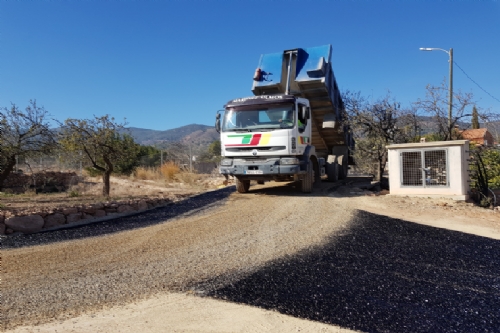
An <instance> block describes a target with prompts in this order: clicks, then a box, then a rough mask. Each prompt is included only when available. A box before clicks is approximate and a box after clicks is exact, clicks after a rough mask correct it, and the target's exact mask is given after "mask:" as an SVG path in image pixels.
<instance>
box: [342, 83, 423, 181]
mask: <svg viewBox="0 0 500 333" xmlns="http://www.w3.org/2000/svg"><path fill="white" fill-rule="evenodd" d="M342 98H343V100H344V104H345V118H346V120H347V122H348V123H349V125H350V128H351V130H352V131H353V135H354V138H355V139H356V152H355V156H354V157H355V159H356V161H357V162H356V163H357V164H358V165H359V164H361V165H363V164H364V165H365V166H366V167H367V168H368V169H369V168H370V167H369V165H370V164H371V165H373V164H374V163H376V165H377V167H376V172H374V174H375V176H376V177H377V178H378V179H379V180H380V179H381V177H382V175H383V173H384V171H385V164H386V162H387V149H386V146H387V145H389V144H392V143H405V142H412V141H416V140H418V133H419V121H418V117H417V114H416V111H415V110H414V109H402V108H401V106H400V104H399V103H398V102H396V101H395V100H394V99H393V98H392V97H391V96H390V95H387V96H386V97H385V98H382V99H380V100H378V101H377V102H375V103H374V104H372V103H369V102H368V101H367V100H366V99H365V98H363V97H361V96H360V93H352V92H349V91H347V92H345V93H344V94H343V97H342Z"/></svg>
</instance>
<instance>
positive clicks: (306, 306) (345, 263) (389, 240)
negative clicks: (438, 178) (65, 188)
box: [2, 183, 500, 332]
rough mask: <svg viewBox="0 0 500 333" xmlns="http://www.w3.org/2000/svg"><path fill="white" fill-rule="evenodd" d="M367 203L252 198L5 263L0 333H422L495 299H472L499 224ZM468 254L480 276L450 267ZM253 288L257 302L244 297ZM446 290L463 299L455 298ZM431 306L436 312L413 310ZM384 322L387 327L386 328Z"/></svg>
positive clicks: (423, 206) (347, 191)
mask: <svg viewBox="0 0 500 333" xmlns="http://www.w3.org/2000/svg"><path fill="white" fill-rule="evenodd" d="M365 194H367V193H364V194H363V193H360V192H359V191H353V190H352V188H349V187H338V188H336V189H331V188H329V187H328V185H326V187H324V188H322V189H319V190H318V191H315V193H314V194H313V195H302V194H300V193H297V192H296V190H295V189H294V188H293V187H290V186H286V185H282V186H279V185H278V184H275V183H271V184H266V185H258V186H255V187H253V188H252V190H251V192H250V193H248V194H238V193H228V195H227V196H226V197H225V198H222V199H221V200H219V201H218V203H217V204H215V205H210V206H209V207H207V208H206V209H203V210H198V211H197V212H195V213H193V214H187V215H186V214H183V215H182V216H178V217H174V218H169V219H168V220H165V221H164V222H163V223H159V224H155V225H151V226H148V227H145V228H139V229H133V230H129V231H122V232H119V233H110V234H108V235H102V236H99V237H82V238H80V239H78V240H73V241H69V240H68V241H63V242H56V243H51V244H46V245H41V246H32V247H26V248H20V249H12V250H6V251H3V253H2V257H3V260H2V261H3V262H2V267H4V272H3V275H4V278H3V279H2V280H3V282H2V291H3V292H2V294H3V298H4V302H5V304H7V307H6V308H5V309H6V311H5V315H4V318H3V319H4V320H5V322H6V323H7V326H6V327H5V328H6V329H8V332H35V331H36V332H54V331H74V332H87V331H96V332H99V331H100V332H112V331H121V332H135V331H137V330H142V331H150V332H163V331H166V330H169V331H173V332H290V331H306V332H307V331H318V332H348V331H350V330H349V329H348V328H350V329H352V331H358V330H359V331H374V330H382V329H384V330H385V331H392V332H396V331H398V329H397V327H396V328H394V327H393V326H390V325H397V324H398V323H401V325H403V324H404V325H409V327H410V328H411V327H413V328H414V330H416V326H411V325H420V326H418V327H421V325H425V324H422V323H419V321H418V320H415V321H414V322H405V320H407V319H408V318H407V317H405V316H406V314H407V313H408V314H411V313H412V311H417V312H418V313H420V316H421V317H422V320H424V321H425V320H427V321H426V322H427V323H431V324H433V323H434V324H435V323H437V322H438V320H437V319H436V320H433V318H435V317H434V316H436V318H437V317H440V316H441V317H442V318H448V317H449V318H452V316H450V315H449V313H447V312H446V311H451V310H450V309H455V308H457V309H459V310H460V309H461V307H462V306H466V305H467V304H468V303H467V301H468V299H469V298H468V297H469V295H468V294H467V293H471V292H473V293H475V292H474V291H472V290H473V288H476V289H477V290H479V291H478V293H477V294H474V295H471V296H470V297H471V299H478V298H482V297H489V296H487V295H493V296H492V297H496V296H495V295H496V294H495V292H493V293H491V292H489V293H488V292H485V293H483V289H484V290H487V286H488V284H489V283H490V281H489V280H488V279H489V278H487V276H489V275H492V276H496V273H495V272H494V271H491V270H492V269H493V270H495V268H494V267H497V266H498V265H497V264H495V262H493V261H494V260H498V257H496V255H495V253H490V252H491V250H488V251H489V252H488V251H487V249H491V248H492V246H491V245H492V244H498V243H494V242H495V241H496V240H498V239H500V214H499V213H498V212H494V211H489V210H484V209H481V208H478V207H474V206H472V205H470V204H466V203H457V202H454V201H451V200H444V199H442V200H441V199H418V198H406V197H405V198H400V197H393V196H372V195H365ZM157 214H158V216H159V218H161V216H163V215H162V214H164V212H163V211H162V210H158V212H157ZM95 228H98V226H96V227H95ZM448 230H453V232H449V231H448ZM455 231H458V232H455ZM74 232H83V231H81V230H75V231H74ZM428 235H432V239H430V240H429V239H428ZM469 235H470V236H469ZM473 235H474V236H473ZM476 236H481V237H482V238H478V237H476ZM427 242H428V243H427ZM492 242H493V243H492ZM483 243H484V244H483ZM406 244H407V245H406ZM464 244H465V245H464ZM468 244H473V246H472V245H470V246H469V245H468ZM422 246H423V247H424V248H420V247H422ZM405 247H408V249H405ZM493 248H494V247H493ZM482 249H486V250H482ZM469 251H472V252H471V253H474V258H475V259H474V260H476V261H477V267H480V268H481V267H483V268H484V269H488V270H490V271H488V272H489V273H488V274H489V275H488V274H486V273H481V272H479V271H476V269H477V268H476V267H474V266H470V265H469V266H467V267H463V268H462V267H460V266H458V267H455V265H461V264H464V265H465V264H467V263H468V262H470V260H466V258H468V257H467V256H468V254H467V253H469ZM474 251H475V252H474ZM422 253H426V255H425V256H421V254H422ZM464 253H465V254H464ZM483 253H484V257H483ZM490 255H491V258H490V259H488V258H489V256H490ZM393 256H394V257H393ZM448 258H449V259H450V261H449V263H447V261H443V260H445V259H448ZM495 258H496V259H495ZM438 261H439V262H440V267H439V268H438V267H436V268H432V267H433V263H436V262H438ZM448 265H449V266H448ZM400 266H403V267H404V269H403V268H401V269H400V268H398V267H400ZM434 269H435V270H436V272H435V273H433V274H431V275H428V272H429V270H434ZM481 269H482V268H481ZM463 274H468V275H467V276H469V277H468V278H464V277H463ZM420 275H422V276H420ZM475 276H482V277H483V280H485V282H483V283H484V286H483V285H481V284H478V282H477V281H475V280H474V278H471V277H475ZM284 278H286V280H283V279H284ZM434 279H435V281H434ZM455 279H456V280H455ZM332 281H335V283H333V284H332ZM415 281H420V282H418V283H416V282H415ZM471 281H472V282H471ZM469 282H471V283H472V285H470V286H469V285H468V283H469ZM437 285H439V286H440V287H439V288H438V289H436V286H437ZM448 286H453V288H455V289H453V288H451V287H450V288H448ZM472 286H474V287H472ZM259 288H263V294H259V295H260V296H259V295H258V296H252V293H256V292H258V290H259ZM294 288H298V289H294ZM380 288H382V289H381V293H380V294H379V293H378V292H376V291H377V290H378V289H380ZM457 289H458V290H462V294H458V295H455V294H453V290H457ZM436 290H439V293H438V292H437V291H436ZM442 290H445V292H443V291H442ZM410 292H411V293H412V295H413V296H409V295H410ZM289 293H291V294H290V295H289ZM413 293H414V294H413ZM292 295H293V296H292ZM385 295H386V296H385ZM464 295H465V296H464ZM485 295H486V296H485ZM207 296H209V297H207ZM282 297H283V298H282ZM464 297H465V298H464ZM429 298H430V299H431V300H432V301H433V303H432V304H427V305H424V304H426V303H425V300H426V299H429ZM403 301H404V302H406V303H404V304H402V302H403ZM489 301H491V299H489V298H488V299H487V300H486V301H485V304H488V302H489ZM290 302H291V303H290ZM363 302H364V303H363ZM366 304H369V305H366ZM443 304H448V305H449V306H448V307H445V306H443ZM403 305H404V306H403ZM405 306H406V307H408V306H411V307H412V308H411V309H412V310H411V311H410V310H409V309H407V308H405ZM428 306H431V307H430V308H429V309H428V310H429V311H428V312H427V309H426V308H425V307H428ZM372 307H374V308H372ZM471 309H474V307H473V306H472V307H471ZM309 310H310V312H309ZM481 310H484V311H488V308H487V307H486V308H481ZM457 311H458V310H457ZM459 312H460V311H458V312H457V313H459ZM365 313H366V314H365ZM374 313H375V314H376V313H379V314H380V316H381V317H377V315H374ZM384 313H386V314H390V316H392V317H391V318H392V319H391V320H390V321H387V320H385V321H384V319H383V318H385V317H384V316H385V315H384ZM460 313H461V312H460ZM397 316H400V320H398V317H397ZM446 316H448V317H446ZM490 316H495V315H494V314H490ZM300 318H303V319H300ZM322 318H323V319H322ZM459 318H461V317H459ZM495 318H496V319H498V316H497V317H495ZM479 319H481V318H479ZM464 320H465V319H464ZM467 320H469V319H467ZM471 323H472V322H471ZM467 324H470V323H469V322H467V321H466V322H465V324H464V325H465V326H464V327H467V326H466V325H467ZM472 324H474V323H472ZM370 325H372V326H370ZM377 325H379V326H377ZM384 325H386V326H384ZM405 327H408V326H405ZM429 329H430V328H429ZM399 331H401V330H399Z"/></svg>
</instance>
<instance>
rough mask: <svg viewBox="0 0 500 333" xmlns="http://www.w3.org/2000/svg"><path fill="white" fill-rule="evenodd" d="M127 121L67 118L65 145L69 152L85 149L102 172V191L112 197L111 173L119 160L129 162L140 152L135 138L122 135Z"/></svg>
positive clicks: (110, 118) (91, 162) (88, 157)
mask: <svg viewBox="0 0 500 333" xmlns="http://www.w3.org/2000/svg"><path fill="white" fill-rule="evenodd" d="M124 125H125V124H121V123H117V122H115V119H114V118H112V117H110V116H109V115H105V116H102V117H94V119H66V121H65V122H64V125H63V127H62V131H61V140H60V142H61V144H62V145H63V147H65V148H66V149H67V150H69V151H81V152H83V154H84V156H85V158H86V159H88V161H89V162H90V164H91V165H92V167H93V168H95V169H96V170H98V171H100V172H102V180H103V183H104V186H103V190H102V193H103V195H104V196H107V197H109V193H110V176H111V174H112V173H113V171H115V169H116V166H117V165H118V164H119V163H125V164H127V163H128V162H129V161H130V160H131V159H136V158H137V156H138V153H139V148H140V147H139V145H137V144H136V143H135V142H134V140H133V139H132V137H130V136H128V135H122V134H120V133H122V132H123V129H124Z"/></svg>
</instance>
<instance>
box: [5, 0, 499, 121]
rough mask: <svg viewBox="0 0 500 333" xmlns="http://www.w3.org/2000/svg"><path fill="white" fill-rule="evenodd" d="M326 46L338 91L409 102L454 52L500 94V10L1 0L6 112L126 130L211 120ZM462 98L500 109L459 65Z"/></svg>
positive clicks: (437, 78) (444, 73) (441, 4)
mask: <svg viewBox="0 0 500 333" xmlns="http://www.w3.org/2000/svg"><path fill="white" fill-rule="evenodd" d="M325 44H332V46H333V54H332V66H333V69H334V72H335V75H336V78H337V82H338V84H339V87H340V89H341V90H345V89H348V90H351V91H360V92H361V94H362V95H364V96H366V97H368V98H372V96H373V99H377V98H379V97H383V96H385V95H386V94H387V92H388V91H390V92H391V95H392V96H393V97H394V98H396V99H397V100H399V101H400V102H401V104H402V105H403V106H407V105H409V104H410V103H411V102H414V101H416V100H417V99H418V98H424V97H425V87H426V85H427V84H432V85H439V84H441V83H442V82H443V80H444V79H446V80H447V78H448V55H447V54H446V53H444V52H439V51H434V52H422V51H419V47H437V48H443V49H446V50H448V49H449V48H453V50H454V60H455V62H457V63H458V65H460V67H461V68H463V69H464V70H465V72H466V73H467V74H468V75H469V76H470V77H471V78H472V79H473V80H474V81H476V82H477V83H478V84H479V85H480V86H481V87H482V88H483V89H485V90H486V91H488V92H489V93H490V94H491V95H493V96H494V97H496V99H500V2H499V1H496V0H491V1H479V0H476V1H472V0H471V1H465V0H464V1H416V0H415V1H403V0H399V1H396V0H392V1H389V0H387V1H356V0H353V1H343V0H337V1H333V0H332V1H324V0H317V1H312V0H302V1H299V0H288V1H284V0H281V1H280V0H266V1H264V0H244V1H243V0H241V1H238V0H233V1H229V0H205V1H202V0H183V1H180V0H170V1H161V0H157V1H148V0H144V1H131V0H130V1H126V0H123V1H112V0H103V1H97V0H96V1H93V0H80V1H77V0H73V1H71V0H66V1H62V0H61V1H58V0H51V1H48V0H47V1H29V0H25V1H12V0H2V1H0V106H2V107H9V106H10V105H11V103H15V104H17V105H18V106H20V107H22V108H24V107H25V106H26V105H27V104H28V102H29V100H30V99H36V100H37V103H38V104H39V105H43V106H44V107H45V109H47V110H48V111H49V112H50V114H51V115H52V116H53V117H54V118H56V119H58V120H61V121H63V120H64V119H66V118H69V117H73V118H90V117H92V116H93V115H98V116H100V115H104V114H110V115H112V116H114V117H115V118H116V119H118V120H123V118H126V119H127V122H128V126H133V127H140V128H149V129H156V130H166V129H171V128H176V127H180V126H183V125H188V124H193V123H196V124H205V125H213V123H214V120H215V113H216V111H217V110H220V109H221V108H222V106H223V105H224V104H225V103H226V102H227V101H228V100H230V99H233V98H236V97H243V96H248V95H252V92H251V86H252V76H253V74H254V71H255V68H256V67H257V64H258V61H259V57H260V55H261V54H262V53H275V52H280V51H283V50H285V49H292V48H297V47H311V46H319V45H325ZM454 89H455V90H456V91H457V90H462V91H464V92H472V93H473V94H474V96H475V99H476V100H477V105H478V106H479V107H480V108H483V109H488V108H489V109H491V111H496V112H500V102H499V101H498V100H496V99H494V98H492V97H490V96H489V95H488V94H486V93H485V92H483V91H482V90H481V89H480V88H478V86H477V85H475V84H474V83H473V82H472V81H470V80H469V79H468V78H467V77H466V75H464V73H462V71H461V70H460V69H459V68H457V67H456V66H455V68H454Z"/></svg>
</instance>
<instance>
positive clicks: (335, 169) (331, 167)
mask: <svg viewBox="0 0 500 333" xmlns="http://www.w3.org/2000/svg"><path fill="white" fill-rule="evenodd" d="M326 176H327V179H328V181H329V182H336V181H337V180H339V165H338V163H337V156H335V155H328V160H327V161H326Z"/></svg>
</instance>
